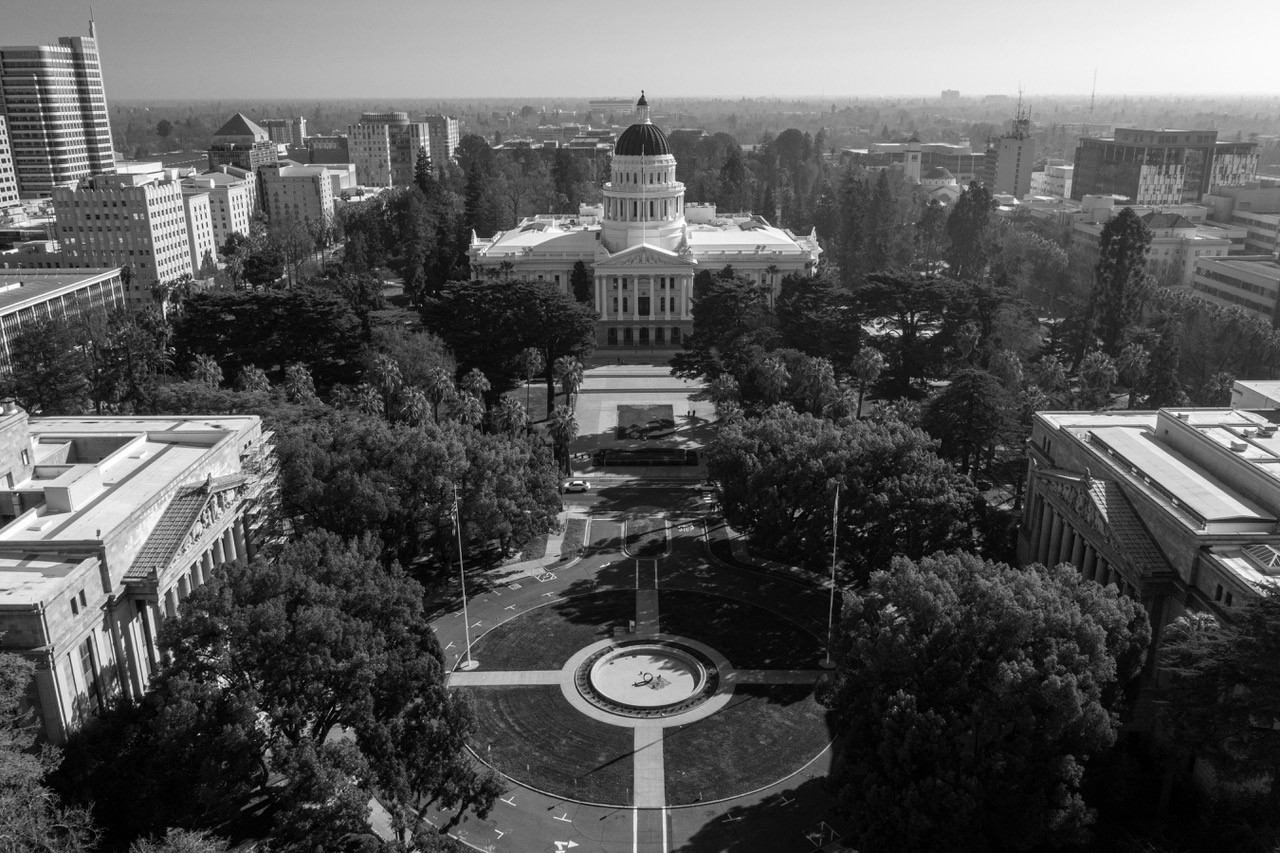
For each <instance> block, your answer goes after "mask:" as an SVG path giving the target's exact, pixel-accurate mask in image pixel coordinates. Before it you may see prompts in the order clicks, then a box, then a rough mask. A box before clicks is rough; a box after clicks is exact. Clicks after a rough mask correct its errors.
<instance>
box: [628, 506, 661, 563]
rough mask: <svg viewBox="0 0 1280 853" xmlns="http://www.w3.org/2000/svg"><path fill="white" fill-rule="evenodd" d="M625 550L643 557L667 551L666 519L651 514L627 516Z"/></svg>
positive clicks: (656, 555)
mask: <svg viewBox="0 0 1280 853" xmlns="http://www.w3.org/2000/svg"><path fill="white" fill-rule="evenodd" d="M626 551H627V553H628V554H630V555H631V556H633V557H641V558H643V559H653V558H655V557H661V556H662V555H663V554H665V553H667V520H666V519H665V518H661V517H657V516H652V515H641V516H633V517H631V518H628V519H627V542H626Z"/></svg>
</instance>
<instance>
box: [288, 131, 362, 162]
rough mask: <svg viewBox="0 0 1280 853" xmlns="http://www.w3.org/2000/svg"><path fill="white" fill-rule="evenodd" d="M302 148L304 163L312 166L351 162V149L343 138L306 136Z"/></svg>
mask: <svg viewBox="0 0 1280 853" xmlns="http://www.w3.org/2000/svg"><path fill="white" fill-rule="evenodd" d="M303 147H304V148H306V150H307V161H306V162H307V163H310V164H311V165H313V166H319V165H323V166H327V165H329V164H330V163H339V164H343V163H350V162H351V147H350V145H349V144H348V140H347V137H345V136H308V137H307V138H306V139H305V140H304V141H303ZM290 153H291V154H292V152H290Z"/></svg>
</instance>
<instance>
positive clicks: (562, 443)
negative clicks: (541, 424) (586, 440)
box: [547, 405, 578, 476]
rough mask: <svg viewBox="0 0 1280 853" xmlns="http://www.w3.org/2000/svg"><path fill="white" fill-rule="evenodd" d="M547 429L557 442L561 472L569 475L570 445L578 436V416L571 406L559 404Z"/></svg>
mask: <svg viewBox="0 0 1280 853" xmlns="http://www.w3.org/2000/svg"><path fill="white" fill-rule="evenodd" d="M547 431H548V433H550V435H551V440H552V441H554V442H555V448H556V459H557V460H558V461H559V463H560V473H561V474H563V475H565V476H568V474H569V472H570V466H569V445H570V444H571V443H572V442H573V440H574V439H575V438H577V437H578V418H577V416H575V415H574V413H573V409H572V408H570V407H569V406H560V405H557V406H556V407H555V409H553V410H552V412H551V417H549V418H548V419H547Z"/></svg>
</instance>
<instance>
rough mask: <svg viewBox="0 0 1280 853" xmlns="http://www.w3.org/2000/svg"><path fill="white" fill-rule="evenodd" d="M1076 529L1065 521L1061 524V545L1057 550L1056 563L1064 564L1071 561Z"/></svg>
mask: <svg viewBox="0 0 1280 853" xmlns="http://www.w3.org/2000/svg"><path fill="white" fill-rule="evenodd" d="M1075 539H1076V529H1075V528H1074V527H1072V526H1071V524H1070V523H1069V522H1067V521H1065V520H1064V521H1063V523H1062V545H1061V546H1060V547H1059V548H1058V559H1057V560H1055V561H1054V562H1055V564H1057V563H1066V562H1068V561H1069V560H1070V559H1071V549H1072V547H1073V546H1074V544H1075Z"/></svg>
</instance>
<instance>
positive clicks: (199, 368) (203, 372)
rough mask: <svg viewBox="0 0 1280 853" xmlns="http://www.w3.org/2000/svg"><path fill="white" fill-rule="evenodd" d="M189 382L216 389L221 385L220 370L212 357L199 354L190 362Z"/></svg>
mask: <svg viewBox="0 0 1280 853" xmlns="http://www.w3.org/2000/svg"><path fill="white" fill-rule="evenodd" d="M247 366H252V365H247ZM242 372H243V371H242ZM191 381H193V382H200V383H203V384H205V385H208V386H209V387H210V388H218V387H220V386H221V385H222V368H221V367H219V366H218V362H217V361H216V360H215V359H214V358H213V357H212V356H208V355H205V354H204V353H200V354H199V355H197V356H196V357H195V359H193V360H192V362H191Z"/></svg>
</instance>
